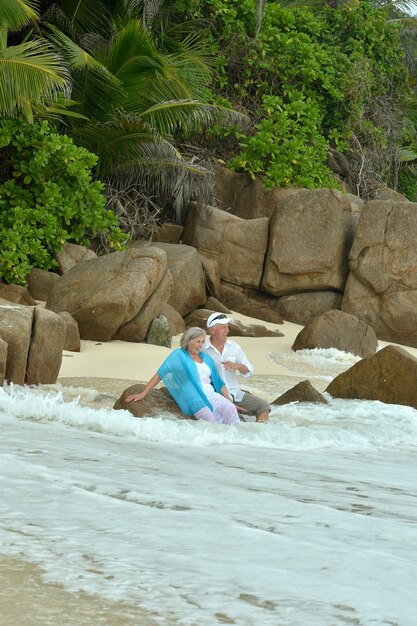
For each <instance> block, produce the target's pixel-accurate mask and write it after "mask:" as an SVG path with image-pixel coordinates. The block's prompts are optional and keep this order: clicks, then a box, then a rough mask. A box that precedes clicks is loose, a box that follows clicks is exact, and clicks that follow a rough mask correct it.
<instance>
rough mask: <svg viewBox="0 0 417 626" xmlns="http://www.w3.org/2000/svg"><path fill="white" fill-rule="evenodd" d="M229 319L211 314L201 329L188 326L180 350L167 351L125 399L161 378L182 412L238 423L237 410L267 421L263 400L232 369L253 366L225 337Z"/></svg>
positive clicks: (132, 398) (241, 371) (134, 398)
mask: <svg viewBox="0 0 417 626" xmlns="http://www.w3.org/2000/svg"><path fill="white" fill-rule="evenodd" d="M231 321H232V320H231V319H230V318H228V317H227V316H226V315H224V314H223V313H212V314H211V315H210V316H209V318H208V320H207V329H208V332H209V335H210V336H209V338H208V340H207V341H206V336H205V333H204V330H202V329H201V328H196V327H193V328H189V329H188V330H186V331H185V333H184V334H183V336H182V337H181V342H180V343H181V348H178V349H177V350H174V351H173V352H171V354H170V355H169V357H168V358H167V359H165V361H164V362H163V363H162V365H161V367H160V368H159V369H158V371H157V372H156V374H154V375H153V376H152V378H151V380H150V381H149V382H148V384H147V385H146V387H145V389H144V390H143V391H142V392H141V393H137V394H134V395H131V396H128V397H127V398H126V402H132V401H139V400H143V399H144V398H145V397H146V396H147V395H148V393H149V392H150V391H151V390H152V389H153V388H154V387H155V386H156V385H157V384H158V383H159V382H160V381H161V380H162V382H163V383H164V385H165V386H166V387H167V389H168V391H169V392H170V394H171V395H172V397H173V398H174V400H175V402H176V403H177V404H178V406H179V407H180V409H181V411H182V412H183V413H185V414H186V415H193V416H194V417H195V418H196V419H198V420H205V421H207V422H216V423H218V424H239V422H240V418H239V413H238V412H240V413H247V414H248V415H255V417H256V421H257V422H267V421H268V416H269V412H270V410H271V409H270V407H269V405H268V403H267V402H265V401H264V400H261V398H257V397H256V396H253V395H252V394H250V393H247V392H244V391H242V390H241V389H240V388H239V385H238V382H237V379H236V373H237V372H238V373H239V374H241V375H242V376H244V377H245V378H248V377H249V376H252V374H253V366H252V365H251V363H250V362H249V361H248V359H247V358H246V356H245V354H244V352H243V350H242V348H241V347H240V346H239V345H238V344H237V343H235V342H234V341H230V340H229V339H227V335H228V333H229V327H228V324H229V323H230V322H231Z"/></svg>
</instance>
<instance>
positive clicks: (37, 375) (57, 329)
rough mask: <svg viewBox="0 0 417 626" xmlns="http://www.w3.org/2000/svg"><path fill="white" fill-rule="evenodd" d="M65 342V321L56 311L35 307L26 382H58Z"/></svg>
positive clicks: (35, 383) (32, 383) (33, 383)
mask: <svg viewBox="0 0 417 626" xmlns="http://www.w3.org/2000/svg"><path fill="white" fill-rule="evenodd" d="M64 343H65V322H64V320H63V319H62V317H60V316H59V315H57V314H56V313H53V312H52V311H48V310H47V309H44V308H43V307H40V306H36V307H35V315H34V320H33V329H32V340H31V343H30V349H29V355H28V361H27V368H26V380H25V382H26V384H28V385H39V384H53V383H56V381H57V378H58V374H59V370H60V367H61V362H62V350H63V349H64Z"/></svg>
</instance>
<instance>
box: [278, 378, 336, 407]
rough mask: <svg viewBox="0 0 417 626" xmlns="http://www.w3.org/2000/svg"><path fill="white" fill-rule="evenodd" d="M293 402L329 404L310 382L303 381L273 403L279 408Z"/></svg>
mask: <svg viewBox="0 0 417 626" xmlns="http://www.w3.org/2000/svg"><path fill="white" fill-rule="evenodd" d="M291 402H315V403H319V404H328V402H327V400H326V398H325V397H324V396H323V395H322V394H321V393H320V392H319V391H317V389H315V388H314V387H313V385H312V384H311V382H310V381H309V380H303V381H301V383H298V384H297V385H295V386H294V387H292V388H291V389H288V391H286V392H285V393H283V394H282V395H281V396H279V397H278V398H277V399H276V400H274V401H273V402H271V404H275V405H278V406H282V405H284V404H290V403H291Z"/></svg>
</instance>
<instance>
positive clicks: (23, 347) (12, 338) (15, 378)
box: [0, 300, 34, 385]
mask: <svg viewBox="0 0 417 626" xmlns="http://www.w3.org/2000/svg"><path fill="white" fill-rule="evenodd" d="M33 314H34V307H32V306H25V305H21V304H13V303H11V302H6V301H5V300H3V301H1V302H0V337H2V339H3V340H4V341H5V342H6V343H7V345H8V350H7V363H6V376H5V377H6V379H7V380H8V381H9V382H13V383H15V384H16V385H24V383H25V379H26V365H27V360H28V354H29V346H30V341H31V336H32V323H33Z"/></svg>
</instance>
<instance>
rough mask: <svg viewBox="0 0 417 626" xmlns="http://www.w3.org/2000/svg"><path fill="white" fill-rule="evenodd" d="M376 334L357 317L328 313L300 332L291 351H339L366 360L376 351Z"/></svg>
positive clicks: (337, 312) (336, 312) (340, 312)
mask: <svg viewBox="0 0 417 626" xmlns="http://www.w3.org/2000/svg"><path fill="white" fill-rule="evenodd" d="M377 345H378V342H377V339H376V335H375V331H374V330H373V328H372V327H371V326H369V325H368V324H365V322H362V321H361V320H359V319H358V318H357V317H355V316H354V315H349V314H347V313H343V312H342V311H329V312H328V313H324V314H323V315H319V316H318V317H316V318H315V319H314V320H313V321H312V322H311V323H310V324H308V325H307V326H306V327H305V328H303V330H301V331H300V332H299V333H298V335H297V337H296V338H295V341H294V343H293V346H292V349H293V350H294V351H297V350H312V349H314V348H337V350H342V351H343V352H351V353H353V354H357V355H358V356H361V357H364V356H369V355H370V354H374V352H375V351H376V349H377Z"/></svg>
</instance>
